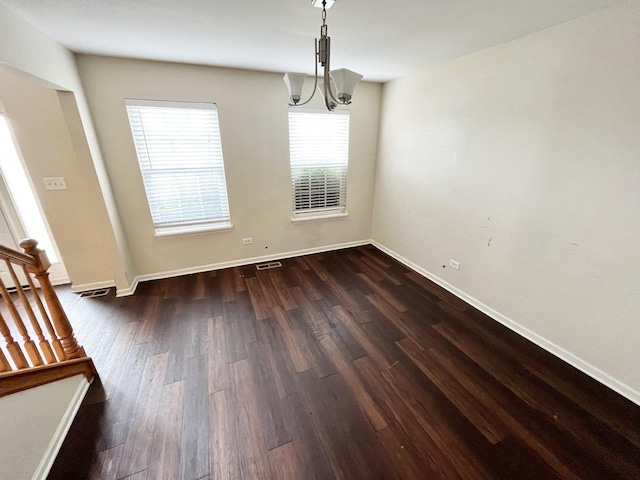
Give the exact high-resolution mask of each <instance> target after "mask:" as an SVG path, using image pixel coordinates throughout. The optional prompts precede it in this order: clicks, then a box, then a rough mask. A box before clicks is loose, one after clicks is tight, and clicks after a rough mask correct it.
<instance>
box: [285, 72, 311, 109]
mask: <svg viewBox="0 0 640 480" xmlns="http://www.w3.org/2000/svg"><path fill="white" fill-rule="evenodd" d="M306 78H307V74H306V73H285V74H284V83H285V84H286V85H287V90H289V98H290V99H291V102H292V103H293V104H294V105H297V104H298V103H299V102H300V98H302V86H303V85H304V81H305V79H306Z"/></svg>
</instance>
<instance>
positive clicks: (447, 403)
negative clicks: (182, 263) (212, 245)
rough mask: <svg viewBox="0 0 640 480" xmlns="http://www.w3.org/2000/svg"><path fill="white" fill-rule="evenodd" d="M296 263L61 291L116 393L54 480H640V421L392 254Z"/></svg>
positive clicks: (92, 404)
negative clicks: (115, 289)
mask: <svg viewBox="0 0 640 480" xmlns="http://www.w3.org/2000/svg"><path fill="white" fill-rule="evenodd" d="M282 264H283V266H282V267H281V268H278V269H274V270H265V271H259V272H257V271H256V270H255V268H252V267H242V268H231V269H227V270H219V271H214V272H207V273H201V274H197V275H190V276H185V277H179V278H171V279H166V280H159V281H153V282H147V283H143V284H141V285H140V286H139V287H138V291H137V292H136V294H135V296H132V297H124V298H115V297H114V296H113V295H111V296H108V297H101V298H93V299H89V298H79V297H77V296H75V295H73V294H71V293H70V292H69V291H68V290H65V289H62V290H61V293H62V297H63V298H62V300H63V303H64V304H65V307H66V308H67V310H68V312H69V316H70V317H71V318H72V321H73V323H74V324H75V325H76V329H77V336H78V338H79V339H80V341H81V342H82V344H83V345H84V346H85V348H86V350H87V352H88V353H89V354H90V355H92V356H93V358H94V361H95V364H96V366H97V368H98V371H99V372H100V375H101V384H102V387H103V389H104V390H103V392H102V391H101V389H100V388H99V387H100V385H97V384H96V385H94V386H92V389H91V391H90V395H89V397H88V399H87V401H86V402H85V405H83V407H81V409H80V412H79V414H78V417H77V418H76V420H75V422H74V424H73V426H72V428H71V432H70V434H69V436H68V438H67V440H66V441H65V444H64V446H63V448H62V450H61V452H60V455H59V456H58V459H57V460H56V463H55V465H54V467H53V469H52V471H51V474H50V476H49V478H50V479H65V480H69V479H106V480H108V479H125V478H126V479H130V480H131V479H138V480H142V479H145V480H153V479H185V480H197V479H211V480H213V479H216V480H223V479H232V480H240V479H242V480H250V479H251V480H253V479H260V480H267V479H277V480H287V479H295V480H298V479H304V480H314V479H315V480H325V479H348V480H353V479H366V480H375V479H385V480H388V479H398V480H399V479H404V480H412V479H416V480H417V479H420V480H425V479H442V478H464V479H492V478H504V479H557V478H563V479H597V480H602V479H609V478H611V479H625V478H626V479H640V407H638V406H637V405H634V404H632V403H631V402H629V401H627V400H625V399H624V398H622V397H620V396H619V395H617V394H615V393H614V392H612V391H610V390H609V389H607V388H606V387H604V386H602V385H600V384H599V383H597V382H595V381H594V380H592V379H590V378H589V377H587V376H585V375H584V374H582V373H580V372H578V371H577V370H575V369H573V368H572V367H570V366H568V365H567V364H565V363H563V362H562V361H560V360H558V359H557V358H555V357H553V356H552V355H550V354H548V353H546V352H545V351H543V350H541V349H539V348H537V347H536V346H534V345H532V344H531V343H529V342H528V341H526V340H525V339H523V338H521V337H519V336H517V335H516V334H514V333H512V332H511V331H509V330H507V329H506V328H504V327H502V326H501V325H500V324H498V323H496V322H495V321H493V320H491V319H490V318H488V317H486V316H485V315H483V314H482V313H480V312H478V311H477V310H475V309H473V308H472V307H470V306H468V305H467V304H465V303H464V302H462V301H460V300H459V299H458V298H456V297H454V296H453V295H451V294H449V293H448V292H446V291H444V290H442V289H441V288H439V287H437V286H436V285H434V284H433V283H431V282H429V281H428V280H426V279H424V278H422V277H421V276H419V275H417V274H416V273H414V272H412V271H410V270H408V269H407V268H405V267H404V266H402V265H401V264H399V263H398V262H396V261H394V260H393V259H391V258H389V257H388V256H386V255H384V254H383V253H381V252H380V251H378V250H377V249H375V248H374V247H371V246H366V247H361V248H354V249H346V250H340V251H336V252H331V253H326V254H318V255H311V256H306V257H300V258H294V259H287V260H284V261H283V262H282ZM101 394H102V395H103V396H102V397H101Z"/></svg>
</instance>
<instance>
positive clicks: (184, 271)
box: [116, 240, 371, 297]
mask: <svg viewBox="0 0 640 480" xmlns="http://www.w3.org/2000/svg"><path fill="white" fill-rule="evenodd" d="M370 243H371V240H358V241H355V242H346V243H338V244H335V245H326V246H323V247H315V248H306V249H304V250H294V251H291V252H283V253H274V254H271V255H263V256H261V257H253V258H242V259H239V260H231V261H229V262H220V263H211V264H209V265H199V266H197V267H189V268H181V269H178V270H169V271H166V272H158V273H148V274H144V275H138V276H136V277H135V278H134V279H133V281H132V282H131V287H130V288H125V289H118V290H117V291H116V296H117V297H123V296H126V295H133V294H134V293H135V290H136V287H137V285H138V283H139V282H144V281H147V280H160V279H162V278H170V277H179V276H180V275H190V274H192V273H201V272H210V271H211V270H221V269H223V268H230V267H240V266H243V265H250V264H253V263H261V262H269V261H271V260H281V259H284V258H292V257H300V256H302V255H312V254H314V253H323V252H330V251H332V250H341V249H343V248H352V247H361V246H362V245H369V244H370Z"/></svg>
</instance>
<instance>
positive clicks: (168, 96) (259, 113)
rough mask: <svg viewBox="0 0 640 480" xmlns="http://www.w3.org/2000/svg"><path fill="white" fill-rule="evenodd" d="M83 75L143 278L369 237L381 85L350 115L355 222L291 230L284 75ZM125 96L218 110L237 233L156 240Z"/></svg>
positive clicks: (94, 61)
mask: <svg viewBox="0 0 640 480" xmlns="http://www.w3.org/2000/svg"><path fill="white" fill-rule="evenodd" d="M78 68H79V71H80V76H81V78H82V82H83V85H84V88H85V92H86V95H87V99H88V101H89V106H90V109H91V112H92V115H93V118H94V121H95V126H96V131H97V133H98V138H99V140H100V144H101V145H102V151H103V155H104V159H105V164H106V166H107V169H108V172H109V177H110V179H111V182H112V186H113V190H114V193H115V197H116V201H117V204H118V209H119V211H120V216H121V218H122V222H123V226H124V230H125V232H126V239H127V243H128V244H129V246H130V249H131V254H132V258H133V259H134V263H135V268H136V271H137V273H138V275H142V276H154V275H162V274H166V273H167V272H175V271H180V270H184V269H199V268H200V267H201V266H206V265H215V264H220V263H223V262H231V261H236V260H241V259H247V258H254V257H259V256H263V255H271V254H280V253H287V252H294V251H299V250H304V249H311V248H322V247H325V246H329V245H336V244H343V243H349V242H357V241H366V240H367V239H369V238H370V235H371V215H372V201H373V177H374V172H375V160H376V153H377V152H376V145H377V141H376V139H377V133H378V114H379V107H380V93H381V87H380V85H378V84H367V83H364V84H361V85H360V86H359V87H358V90H357V91H356V95H357V96H356V98H355V101H354V104H353V105H352V106H351V108H350V112H351V124H350V128H351V131H350V135H351V145H350V152H349V174H348V186H347V190H348V191H347V199H348V200H347V203H348V210H349V216H348V217H346V218H340V219H333V220H324V221H319V222H308V223H302V224H292V223H291V221H290V217H291V187H290V177H289V143H288V142H289V139H288V138H289V137H288V119H287V108H288V107H287V93H286V87H285V85H284V83H283V82H282V75H278V74H272V73H260V72H251V71H242V70H231V69H222V68H212V67H201V66H192V65H178V64H171V63H160V62H150V61H138V60H124V59H116V58H108V57H96V56H84V55H80V56H78ZM126 98H135V99H154V100H175V101H193V102H214V103H216V104H217V107H218V113H219V118H220V130H221V137H222V146H223V155H224V161H225V170H226V177H227V186H228V192H229V204H230V210H231V221H232V223H233V225H234V228H233V230H232V231H230V232H215V233H204V234H198V235H188V236H177V237H170V238H156V237H154V229H153V224H152V221H151V216H150V213H149V207H148V204H147V201H146V197H145V193H144V187H143V183H142V178H141V175H140V170H139V167H138V162H137V157H136V153H135V148H134V145H133V141H132V138H131V132H130V129H129V123H128V119H127V114H126V110H125V99H126ZM244 237H252V238H253V244H252V245H249V246H245V245H243V244H242V238H244Z"/></svg>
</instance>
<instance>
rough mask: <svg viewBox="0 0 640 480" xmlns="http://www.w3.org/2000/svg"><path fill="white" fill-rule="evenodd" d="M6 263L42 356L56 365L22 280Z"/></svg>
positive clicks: (9, 264)
mask: <svg viewBox="0 0 640 480" xmlns="http://www.w3.org/2000/svg"><path fill="white" fill-rule="evenodd" d="M4 263H6V265H7V268H8V269H9V273H11V278H12V279H13V283H14V284H15V286H16V292H17V293H18V297H19V298H20V301H21V302H22V305H23V306H24V311H25V312H27V317H29V321H30V322H31V327H32V328H33V331H34V332H35V334H36V338H37V339H38V345H39V346H40V351H41V352H42V355H44V358H45V360H46V361H47V363H55V361H56V356H55V355H54V354H53V350H52V349H51V345H50V344H49V342H48V341H47V339H46V338H44V335H42V328H41V327H40V324H39V323H38V319H37V318H36V315H35V313H33V308H31V304H30V303H29V299H28V298H27V296H26V295H25V294H24V290H23V289H22V285H20V280H18V276H17V275H16V272H15V270H14V269H13V265H11V262H9V260H5V261H4ZM28 276H29V275H28V273H27V277H28Z"/></svg>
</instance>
